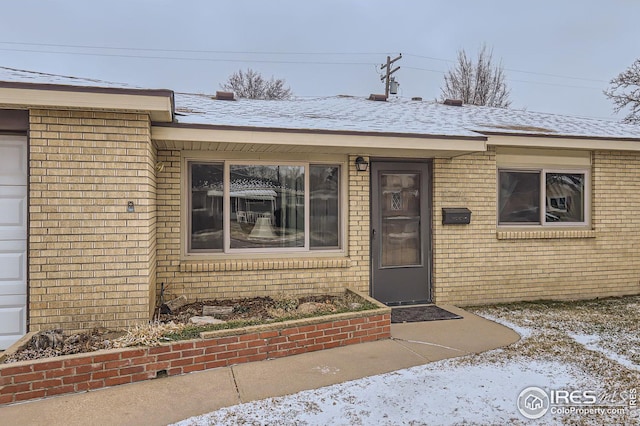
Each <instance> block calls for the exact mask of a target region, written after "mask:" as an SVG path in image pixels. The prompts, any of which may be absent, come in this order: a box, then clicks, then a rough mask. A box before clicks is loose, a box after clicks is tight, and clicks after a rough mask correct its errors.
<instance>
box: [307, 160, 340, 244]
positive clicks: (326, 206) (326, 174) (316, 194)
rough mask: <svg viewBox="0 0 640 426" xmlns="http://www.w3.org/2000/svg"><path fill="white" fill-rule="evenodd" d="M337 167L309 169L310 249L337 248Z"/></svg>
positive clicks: (316, 166) (321, 166)
mask: <svg viewBox="0 0 640 426" xmlns="http://www.w3.org/2000/svg"><path fill="white" fill-rule="evenodd" d="M339 177H340V168H339V167H338V166H325V165H312V166H310V167H309V187H310V189H309V191H310V193H309V210H310V211H309V221H310V223H309V225H310V233H311V235H310V237H309V238H310V244H311V248H338V244H339V243H338V241H339V237H340V233H339V229H340V228H339V226H340V225H339V197H338V194H339V189H340V182H339Z"/></svg>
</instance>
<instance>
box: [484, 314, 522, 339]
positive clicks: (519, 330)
mask: <svg viewBox="0 0 640 426" xmlns="http://www.w3.org/2000/svg"><path fill="white" fill-rule="evenodd" d="M477 315H479V316H481V317H482V318H485V319H488V320H489V321H493V322H495V323H498V324H500V325H504V326H505V327H508V328H510V329H512V330H513V331H515V332H516V333H518V334H519V335H520V338H522V339H526V338H528V337H531V334H532V333H533V332H532V330H531V329H530V328H527V327H522V326H519V325H517V324H516V323H514V322H511V321H507V320H506V319H503V318H499V317H496V316H493V315H489V314H485V313H479V314H477Z"/></svg>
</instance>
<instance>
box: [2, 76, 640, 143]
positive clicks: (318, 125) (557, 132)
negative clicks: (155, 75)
mask: <svg viewBox="0 0 640 426" xmlns="http://www.w3.org/2000/svg"><path fill="white" fill-rule="evenodd" d="M0 81H7V82H17V83H34V84H55V85H62V86H81V87H96V88H105V87H106V88H119V89H140V88H139V87H136V86H133V85H129V84H124V83H113V82H108V81H102V80H94V79H87V78H77V77H69V76H60V75H54V74H47V73H40V72H34V71H24V70H18V69H13V68H6V67H0ZM175 104H176V111H177V112H178V113H179V114H178V116H177V117H176V119H177V122H178V123H182V124H186V125H189V124H202V125H213V126H239V127H249V128H271V129H281V130H308V131H336V132H368V133H381V134H407V135H420V136H457V137H479V136H482V135H485V134H516V135H536V136H565V137H585V138H604V139H633V140H640V126H634V125H628V124H621V123H616V122H613V121H608V120H598V119H593V118H582V117H571V116H566V115H556V114H545V113H538V112H530V111H519V110H513V109H502V108H489V107H478V106H472V105H464V106H461V107H457V106H447V105H442V104H439V103H436V102H429V101H411V100H408V99H400V98H398V99H394V98H392V99H390V100H389V101H388V102H376V101H370V100H367V99H366V98H365V97H355V96H332V97H318V98H296V99H291V100H283V101H261V100H246V99H240V100H237V101H222V100H215V99H213V98H212V97H211V96H207V95H199V94H186V93H176V94H175Z"/></svg>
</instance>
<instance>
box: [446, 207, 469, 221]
mask: <svg viewBox="0 0 640 426" xmlns="http://www.w3.org/2000/svg"><path fill="white" fill-rule="evenodd" d="M470 223H471V210H469V209H467V208H464V207H458V208H443V209H442V224H443V225H468V224H470Z"/></svg>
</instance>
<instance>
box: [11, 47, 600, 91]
mask: <svg viewBox="0 0 640 426" xmlns="http://www.w3.org/2000/svg"><path fill="white" fill-rule="evenodd" d="M0 44H8V45H21V46H42V47H64V48H74V49H102V50H124V51H137V52H169V53H209V54H232V55H308V56H329V55H350V56H353V55H386V54H387V53H381V52H299V51H290V52H287V51H279V52H278V51H267V52H265V51H261V52H260V51H251V50H196V49H158V48H143V47H129V46H127V47H118V46H95V45H82V44H57V43H27V42H15V41H0ZM0 50H10V51H18V52H20V51H25V52H31V53H37V52H42V53H66V54H82V53H76V52H54V51H46V52H45V51H32V50H19V49H16V50H12V49H0ZM85 54H86V55H88V54H89V53H85ZM94 55H98V54H97V53H95V54H94ZM406 56H412V57H415V58H422V59H429V60H433V61H440V62H446V63H455V62H456V61H455V60H452V59H444V58H437V57H434V56H426V55H418V54H415V53H407V54H406ZM123 57H129V56H123ZM143 57H144V58H150V59H163V58H166V59H183V58H172V57H161V58H157V57H152V56H143ZM184 59H188V60H202V59H200V58H193V59H192V58H184ZM216 61H218V62H224V60H216ZM239 62H243V61H239ZM244 62H249V61H244ZM253 62H259V61H253ZM282 63H290V64H294V63H298V62H295V61H282ZM304 63H314V62H306V61H305V62H304ZM326 64H327V65H336V64H339V63H333V62H327V63H326ZM349 64H350V65H362V63H349ZM405 68H409V67H405ZM415 69H419V68H415ZM424 70H426V71H434V70H427V69H424ZM504 70H505V71H511V72H519V73H523V74H531V75H541V76H545V77H554V78H564V79H570V80H582V81H591V82H596V83H608V81H605V80H599V79H593V78H586V77H576V76H568V75H562V74H552V73H543V72H537V71H528V70H519V69H515V68H504ZM434 72H438V71H434Z"/></svg>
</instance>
